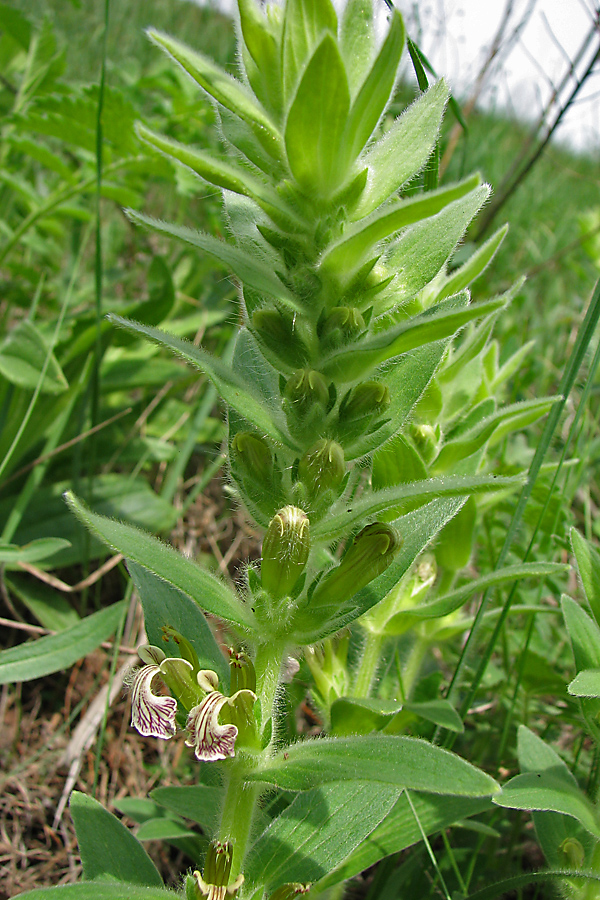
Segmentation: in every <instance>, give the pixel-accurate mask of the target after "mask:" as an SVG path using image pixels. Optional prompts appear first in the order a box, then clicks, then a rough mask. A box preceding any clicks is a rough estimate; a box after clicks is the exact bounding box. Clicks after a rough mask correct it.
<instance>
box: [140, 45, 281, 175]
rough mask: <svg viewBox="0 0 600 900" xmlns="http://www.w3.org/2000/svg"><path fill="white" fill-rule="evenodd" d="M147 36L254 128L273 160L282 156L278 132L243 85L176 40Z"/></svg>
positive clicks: (209, 60) (218, 99) (206, 89)
mask: <svg viewBox="0 0 600 900" xmlns="http://www.w3.org/2000/svg"><path fill="white" fill-rule="evenodd" d="M147 34H148V37H149V38H150V40H151V41H152V42H153V43H155V44H156V45H157V46H158V47H160V48H161V50H164V51H165V52H166V53H167V54H168V55H169V56H171V57H172V58H173V59H174V60H175V61H176V62H178V63H179V65H180V66H181V67H182V68H183V69H184V70H185V71H186V72H187V73H188V74H189V75H191V77H192V78H193V79H194V81H195V82H196V83H197V84H199V85H200V87H201V88H203V89H204V90H205V91H206V92H207V94H209V95H210V96H211V97H213V98H214V99H215V100H216V101H217V102H218V103H220V104H221V105H222V106H224V107H225V108H226V109H228V110H230V111H231V112H232V113H235V115H236V116H239V117H240V119H243V121H244V122H247V123H248V124H249V125H251V126H252V128H253V130H254V131H255V132H256V134H257V136H258V137H259V138H260V139H261V142H262V143H263V145H264V146H266V147H271V148H272V155H273V156H276V157H277V156H279V142H280V135H279V132H278V131H277V128H276V127H275V125H274V123H273V122H272V121H271V119H270V118H269V116H268V115H267V113H266V112H265V111H264V109H263V108H262V107H261V106H260V105H259V104H258V103H257V102H256V100H255V99H254V98H253V97H252V94H251V93H250V92H249V91H248V90H247V89H246V87H245V86H244V85H243V84H242V83H241V82H240V81H238V80H237V79H236V78H233V77H232V76H231V75H229V74H228V73H227V72H225V71H224V70H223V69H221V68H220V67H219V66H217V65H216V63H214V62H213V61H212V60H211V59H209V58H208V57H207V56H204V55H203V54H201V53H197V52H196V51H195V50H192V49H191V48H190V47H188V46H186V45H185V44H184V43H182V42H181V41H178V40H176V38H172V37H170V36H169V35H167V34H163V32H160V31H155V30H154V29H149V30H148V31H147Z"/></svg>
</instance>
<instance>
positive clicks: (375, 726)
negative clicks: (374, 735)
mask: <svg viewBox="0 0 600 900" xmlns="http://www.w3.org/2000/svg"><path fill="white" fill-rule="evenodd" d="M402 708H403V703H402V701H401V700H379V699H376V698H372V697H340V698H339V699H338V700H334V702H333V703H332V704H331V709H330V716H331V733H332V734H333V735H335V736H336V737H346V736H348V735H351V734H369V732H371V731H379V730H380V729H381V728H383V726H384V725H386V724H387V723H388V722H389V721H390V720H391V719H392V718H393V717H394V716H395V715H396V713H398V712H400V710H401V709H402Z"/></svg>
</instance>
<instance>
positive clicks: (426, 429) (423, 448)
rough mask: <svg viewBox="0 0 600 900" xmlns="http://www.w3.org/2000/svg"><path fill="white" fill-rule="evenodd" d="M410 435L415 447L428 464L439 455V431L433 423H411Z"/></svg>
mask: <svg viewBox="0 0 600 900" xmlns="http://www.w3.org/2000/svg"><path fill="white" fill-rule="evenodd" d="M410 436H411V438H412V439H413V441H414V443H415V447H416V448H417V450H418V451H419V453H420V454H421V456H422V458H423V461H424V462H425V463H426V464H427V463H430V462H431V461H432V459H434V458H435V457H436V456H437V452H438V448H439V443H438V437H439V435H438V432H437V431H436V429H435V428H434V427H433V425H425V424H421V425H411V426H410Z"/></svg>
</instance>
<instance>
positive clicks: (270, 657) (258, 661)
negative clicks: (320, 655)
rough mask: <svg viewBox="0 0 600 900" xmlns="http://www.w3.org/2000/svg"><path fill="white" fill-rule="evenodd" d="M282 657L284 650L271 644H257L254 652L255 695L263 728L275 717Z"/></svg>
mask: <svg viewBox="0 0 600 900" xmlns="http://www.w3.org/2000/svg"><path fill="white" fill-rule="evenodd" d="M284 656H285V650H284V648H283V647H281V646H274V645H272V644H259V646H258V647H257V650H256V658H255V661H254V665H255V668H256V693H257V696H258V697H259V699H260V703H261V712H262V722H263V727H264V725H265V724H266V722H267V721H268V719H269V717H271V716H273V717H275V700H276V697H277V691H278V689H279V685H280V681H281V667H282V665H283V660H284Z"/></svg>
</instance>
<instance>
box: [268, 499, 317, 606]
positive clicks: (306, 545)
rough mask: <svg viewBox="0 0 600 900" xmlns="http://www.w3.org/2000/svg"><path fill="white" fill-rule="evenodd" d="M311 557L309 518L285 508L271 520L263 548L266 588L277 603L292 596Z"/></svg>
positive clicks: (296, 510)
mask: <svg viewBox="0 0 600 900" xmlns="http://www.w3.org/2000/svg"><path fill="white" fill-rule="evenodd" d="M309 553H310V523H309V521H308V516H307V515H306V513H304V512H303V511H302V510H301V509H297V508H296V507H295V506H285V507H284V508H283V509H280V510H279V512H278V513H277V515H275V516H274V517H273V519H272V520H271V522H270V524H269V527H268V529H267V533H266V535H265V538H264V540H263V545H262V562H261V567H260V572H261V579H262V586H263V588H264V590H265V591H266V592H267V593H268V594H269V596H270V597H272V598H273V599H274V600H281V599H282V598H283V597H287V596H289V594H290V592H291V591H292V589H293V587H294V585H295V584H296V582H297V581H298V579H299V578H300V575H301V574H302V572H303V571H304V568H305V566H306V563H307V561H308V555H309Z"/></svg>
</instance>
